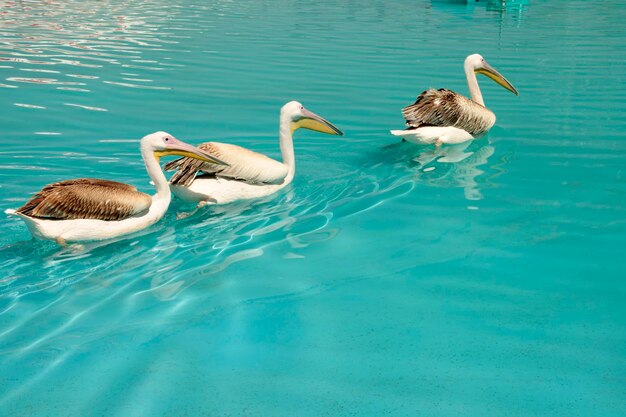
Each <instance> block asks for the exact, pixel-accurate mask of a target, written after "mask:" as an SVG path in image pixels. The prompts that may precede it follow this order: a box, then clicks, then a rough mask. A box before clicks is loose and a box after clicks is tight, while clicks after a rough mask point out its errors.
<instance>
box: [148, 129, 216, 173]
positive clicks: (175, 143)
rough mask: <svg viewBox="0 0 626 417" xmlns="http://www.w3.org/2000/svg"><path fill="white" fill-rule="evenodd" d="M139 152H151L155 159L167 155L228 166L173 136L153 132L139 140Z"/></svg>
mask: <svg viewBox="0 0 626 417" xmlns="http://www.w3.org/2000/svg"><path fill="white" fill-rule="evenodd" d="M141 150H142V151H146V152H148V153H149V152H152V153H153V154H154V156H155V157H156V158H157V159H159V158H161V157H162V156H167V155H178V156H187V157H189V158H194V159H199V160H201V161H204V162H210V163H213V164H217V165H228V164H226V163H225V162H223V161H220V160H219V159H217V158H215V157H213V156H211V155H209V154H207V153H205V152H202V151H201V150H200V149H198V148H196V147H195V146H192V145H189V144H188V143H185V142H183V141H180V140H178V139H176V138H175V137H174V136H172V135H170V134H169V133H166V132H154V133H151V134H149V135H146V136H144V137H143V138H142V139H141Z"/></svg>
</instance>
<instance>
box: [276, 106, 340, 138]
mask: <svg viewBox="0 0 626 417" xmlns="http://www.w3.org/2000/svg"><path fill="white" fill-rule="evenodd" d="M280 117H281V119H284V118H286V119H287V120H289V122H290V124H291V132H292V133H293V132H295V131H296V130H298V129H300V128H305V129H310V130H315V131H317V132H322V133H328V134H329V135H340V136H343V132H342V131H341V130H339V129H338V128H337V127H336V126H335V125H333V124H332V123H330V122H329V121H327V120H325V119H324V118H322V117H320V116H318V115H317V114H315V113H313V112H312V111H309V110H307V109H305V108H304V106H303V105H302V104H301V103H299V102H297V101H290V102H289V103H287V104H285V105H284V106H283V107H282V108H281V109H280Z"/></svg>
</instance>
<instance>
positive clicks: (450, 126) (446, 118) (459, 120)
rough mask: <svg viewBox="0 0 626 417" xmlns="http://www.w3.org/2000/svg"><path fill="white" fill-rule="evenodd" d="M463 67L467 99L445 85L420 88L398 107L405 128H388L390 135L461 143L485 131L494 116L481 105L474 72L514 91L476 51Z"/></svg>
mask: <svg viewBox="0 0 626 417" xmlns="http://www.w3.org/2000/svg"><path fill="white" fill-rule="evenodd" d="M464 68H465V77H466V78H467V86H468V87H469V91H470V96H471V100H470V99H468V98H466V97H463V96H462V95H460V94H457V93H455V92H454V91H450V90H446V89H445V88H441V89H439V90H435V89H432V88H431V89H429V90H426V91H423V92H422V93H421V94H420V95H419V96H418V97H417V100H415V103H413V104H411V105H409V106H406V107H405V108H404V109H402V115H403V116H404V118H405V120H406V126H407V128H406V129H405V130H392V131H391V134H392V135H394V136H399V137H401V138H403V139H405V140H407V141H409V142H413V143H418V144H431V143H434V144H436V145H437V146H439V145H441V144H443V143H447V144H455V143H461V142H465V141H468V140H471V139H474V138H476V137H479V136H482V135H484V134H485V133H487V131H489V129H491V127H492V126H493V125H494V123H495V122H496V116H495V114H493V112H492V111H491V110H489V109H487V108H486V107H485V102H484V101H483V95H482V93H481V92H480V87H478V80H477V79H476V74H477V73H478V74H484V75H486V76H487V77H489V78H491V79H492V80H494V81H495V82H496V83H498V84H500V85H501V86H502V87H504V88H506V89H507V90H509V91H511V92H512V93H514V94H516V95H517V94H518V92H517V90H516V89H515V87H513V85H512V84H511V83H510V82H509V81H508V80H507V79H506V78H504V76H502V74H500V73H499V72H498V71H496V69H495V68H493V67H492V66H491V65H489V64H488V63H487V61H485V59H484V58H483V57H482V56H480V55H479V54H473V55H470V56H468V57H467V58H466V59H465V64H464Z"/></svg>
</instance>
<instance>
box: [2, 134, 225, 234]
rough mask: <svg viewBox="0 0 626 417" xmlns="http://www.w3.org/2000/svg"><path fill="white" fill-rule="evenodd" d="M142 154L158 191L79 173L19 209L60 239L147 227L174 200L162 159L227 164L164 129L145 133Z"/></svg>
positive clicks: (37, 228)
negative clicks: (176, 157) (151, 193)
mask: <svg viewBox="0 0 626 417" xmlns="http://www.w3.org/2000/svg"><path fill="white" fill-rule="evenodd" d="M141 155H142V157H143V161H144V163H145V164H146V170H147V171H148V176H149V177H150V179H151V180H152V182H153V183H154V185H155V187H156V191H157V193H156V194H155V195H154V196H149V195H148V194H144V193H142V192H140V191H137V189H136V188H135V187H133V186H132V185H128V184H124V183H121V182H116V181H109V180H100V179H94V178H79V179H75V180H67V181H60V182H55V183H53V184H49V185H46V186H45V187H44V188H43V189H42V190H41V191H39V192H38V193H37V194H35V196H34V197H33V198H32V199H31V200H30V201H28V202H27V203H26V204H24V205H23V206H22V207H20V208H19V209H17V210H13V209H9V210H6V211H5V213H7V214H11V215H16V216H19V217H20V218H21V219H22V220H24V222H25V223H26V226H28V229H29V230H30V232H31V233H32V235H33V236H35V237H36V238H39V239H49V240H54V241H56V242H57V243H58V244H60V245H64V244H65V243H66V242H80V241H89V240H102V239H108V238H113V237H117V236H121V235H125V234H127V233H131V232H135V231H137V230H140V229H144V228H146V227H148V226H150V225H152V224H154V223H156V222H157V221H159V220H160V219H161V218H162V217H163V215H164V214H165V212H166V211H167V208H168V206H169V205H170V200H171V193H170V189H169V185H168V183H167V179H166V178H165V175H164V174H163V171H162V170H161V166H160V165H159V160H160V158H161V157H163V156H166V155H180V156H185V157H189V158H197V159H198V160H200V161H202V162H203V163H211V164H217V165H224V164H225V163H224V162H222V161H221V160H220V159H218V158H216V157H214V156H212V155H208V154H206V153H204V152H202V151H201V150H199V149H197V148H195V147H194V146H192V145H188V144H186V143H184V142H181V141H179V140H177V139H176V138H174V137H173V136H172V135H170V134H167V133H165V132H156V133H153V134H151V135H147V136H145V137H144V138H143V139H141Z"/></svg>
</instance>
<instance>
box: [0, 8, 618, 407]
mask: <svg viewBox="0 0 626 417" xmlns="http://www.w3.org/2000/svg"><path fill="white" fill-rule="evenodd" d="M625 13H626V11H625V10H623V7H622V5H620V4H619V2H617V1H614V2H611V1H609V2H605V3H597V2H596V3H589V2H569V1H554V2H549V3H545V2H533V1H525V0H517V1H513V2H510V1H507V2H500V1H482V0H481V1H478V2H476V1H471V2H470V1H467V2H466V1H453V0H439V1H436V0H432V1H426V0H420V1H400V2H395V3H393V4H390V3H388V2H382V1H365V2H359V3H354V2H297V1H292V0H280V1H255V2H231V1H214V2H203V1H194V0H177V1H174V2H159V1H156V2H147V1H138V0H135V1H119V0H112V1H106V2H102V1H73V0H68V1H60V0H53V1H40V0H30V1H6V0H0V93H2V94H0V110H1V111H0V121H1V123H0V124H1V125H2V126H3V146H2V149H0V157H1V158H2V162H0V209H1V210H2V211H3V210H5V209H7V208H15V207H18V206H20V205H21V204H23V203H24V202H25V201H26V200H27V199H28V198H29V197H30V196H31V195H32V194H33V193H34V192H36V191H37V190H39V189H40V188H41V187H42V186H43V185H45V184H46V183H50V182H53V181H57V180H62V179H68V178H76V177H96V178H109V179H114V180H118V181H122V182H126V183H129V184H133V185H135V186H137V187H138V188H139V189H140V190H142V191H145V192H152V188H151V187H152V186H151V185H150V184H149V179H148V177H147V175H146V173H145V168H144V166H143V163H142V161H141V158H140V155H139V150H138V146H139V139H140V138H141V137H142V136H143V135H145V134H147V133H151V132H153V131H156V130H165V131H168V132H170V133H172V134H174V135H175V136H176V137H178V138H179V139H182V140H185V141H188V142H191V143H200V142H202V141H206V140H219V141H224V142H231V143H236V144H239V145H242V146H246V147H250V148H251V149H254V150H257V151H259V152H263V153H265V154H267V155H270V156H272V157H276V158H279V157H280V151H279V146H278V138H277V130H278V129H277V125H278V111H279V109H280V107H281V105H282V104H283V103H285V102H286V101H289V100H292V99H297V100H299V101H301V102H302V103H303V104H304V105H305V106H307V107H308V108H309V109H311V110H312V111H314V112H316V113H318V114H320V115H322V116H324V117H325V118H327V119H328V120H330V121H332V122H333V123H335V124H336V125H337V126H339V127H340V128H341V129H342V130H344V131H345V132H346V135H345V136H344V137H341V138H338V137H330V136H325V135H321V134H318V133H313V132H310V131H298V132H297V133H296V135H295V151H296V166H297V170H296V178H295V181H294V183H293V184H292V186H290V187H288V188H287V189H285V190H283V191H281V192H280V193H278V194H276V195H274V196H271V197H267V198H264V199H261V200H258V201H252V202H238V203H235V204H231V205H228V206H224V207H203V208H200V209H196V208H195V207H194V206H192V205H187V204H183V203H182V202H180V201H177V200H174V201H173V203H172V206H171V208H170V211H169V212H168V213H167V214H166V216H165V217H164V218H163V219H162V220H161V221H160V222H159V223H157V224H156V225H154V226H152V227H150V228H148V229H146V230H144V231H141V232H139V233H135V234H132V235H129V236H125V237H122V238H119V239H115V240H112V241H104V242H91V243H85V244H81V245H70V246H67V247H58V246H57V245H56V244H54V243H51V242H41V241H35V240H32V239H31V238H30V235H29V234H28V232H27V231H26V228H25V227H24V225H23V224H22V223H21V222H20V221H19V220H16V219H13V218H4V219H3V220H2V221H3V224H2V225H3V230H4V233H3V234H2V235H0V270H1V271H2V274H0V371H1V372H0V386H1V387H3V389H2V390H0V415H14V416H26V415H28V416H45V415H54V416H84V415H98V416H99V415H102V416H104V415H106V416H129V415H132V416H143V415H146V416H159V415H163V416H169V415H185V414H187V415H211V416H213V415H215V416H227V415H272V416H293V415H298V416H309V415H310V416H321V415H332V416H343V415H361V416H366V415H374V416H381V415H407V416H408V415H415V414H423V415H432V416H449V415H480V416H502V415H507V414H511V415H534V416H550V417H554V416H585V417H588V416H595V415H597V416H602V417H606V416H617V415H621V414H622V413H621V410H623V409H625V408H626V404H625V403H624V398H625V397H624V395H622V394H623V387H624V386H625V384H626V381H625V380H624V376H623V375H625V374H626V372H624V370H626V362H625V360H624V358H625V357H626V356H625V355H624V353H625V352H624V346H626V344H625V343H624V339H625V337H626V335H625V333H624V331H623V329H624V328H625V324H626V323H625V321H624V318H625V317H626V315H625V314H624V307H623V300H622V299H623V297H622V295H623V294H624V284H623V282H622V281H623V280H622V279H621V278H622V276H623V272H624V268H623V266H622V264H621V257H622V253H621V252H622V251H623V247H624V245H623V236H624V235H625V232H626V222H625V221H624V218H625V217H624V215H625V214H626V206H625V205H624V201H625V200H624V196H626V181H625V180H624V170H623V160H624V157H626V142H624V141H623V132H622V130H623V129H622V127H623V122H624V120H625V118H626V116H625V113H624V108H625V102H624V97H623V94H622V93H621V91H622V90H623V88H620V87H623V86H624V85H625V81H626V80H625V78H624V74H626V61H624V60H623V58H622V56H623V53H622V49H623V40H624V39H625V38H626V30H625V28H624V25H623V24H622V22H623V21H624V19H625V18H626V15H625ZM473 52H479V53H481V54H483V56H485V58H486V59H487V60H488V61H489V62H490V63H491V64H492V65H493V66H494V67H496V68H497V69H498V70H500V71H501V72H502V73H503V74H504V75H505V76H506V77H507V78H508V79H509V80H510V81H511V82H513V84H514V85H515V86H516V87H517V88H518V90H519V91H520V93H521V94H520V96H519V97H515V96H513V95H511V94H510V93H508V92H507V91H505V90H503V89H501V88H500V87H499V86H497V85H496V84H494V83H492V82H491V81H489V80H488V79H487V78H480V83H481V88H482V89H483V94H484V97H485V100H486V103H487V106H488V107H489V108H491V109H492V110H493V111H494V112H495V113H496V115H497V117H498V121H497V123H496V126H495V127H494V128H493V129H492V131H491V132H490V133H489V134H488V135H487V136H486V137H484V138H481V139H479V140H476V141H473V142H470V143H465V144H461V145H457V146H449V147H442V148H434V147H419V146H414V145H412V144H408V143H402V142H398V141H397V140H396V139H395V138H394V137H392V136H390V135H389V133H388V131H389V130H390V129H395V128H400V127H402V125H403V120H402V118H401V114H400V109H401V108H402V107H403V106H405V105H406V104H409V103H411V102H412V101H413V100H415V97H416V96H417V95H418V94H419V93H420V92H421V91H422V90H423V89H425V88H429V87H433V88H441V87H445V88H450V89H453V90H455V91H458V92H459V93H465V92H466V86H465V80H464V77H463V69H462V61H463V59H464V57H465V56H466V55H467V54H469V53H473Z"/></svg>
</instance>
